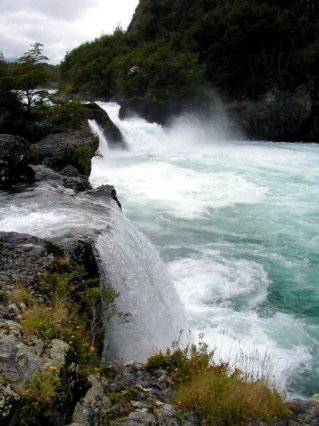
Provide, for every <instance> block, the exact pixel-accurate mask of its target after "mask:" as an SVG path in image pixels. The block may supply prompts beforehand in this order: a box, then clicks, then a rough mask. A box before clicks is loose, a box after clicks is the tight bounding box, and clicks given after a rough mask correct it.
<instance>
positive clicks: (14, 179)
mask: <svg viewBox="0 0 319 426" xmlns="http://www.w3.org/2000/svg"><path fill="white" fill-rule="evenodd" d="M31 159H32V148H31V145H30V144H29V142H28V141H26V140H25V139H23V138H21V137H19V136H12V135H0V188H9V187H10V186H12V185H14V184H17V183H21V182H23V183H25V182H26V183H31V182H33V178H34V171H33V170H32V169H31V167H30V166H29V163H30V161H31Z"/></svg>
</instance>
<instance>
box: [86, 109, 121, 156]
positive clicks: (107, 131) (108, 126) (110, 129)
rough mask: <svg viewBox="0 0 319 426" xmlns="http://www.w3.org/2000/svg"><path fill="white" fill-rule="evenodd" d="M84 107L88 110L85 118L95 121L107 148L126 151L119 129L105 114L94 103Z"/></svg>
mask: <svg viewBox="0 0 319 426" xmlns="http://www.w3.org/2000/svg"><path fill="white" fill-rule="evenodd" d="M85 107H86V108H87V109H88V113H87V117H88V118H89V119H91V120H95V121H96V122H97V124H98V125H99V126H100V127H101V129H102V131H103V134H104V136H105V138H106V140H107V142H108V145H109V147H110V148H111V149H127V145H126V143H125V140H124V137H123V135H122V133H121V131H120V129H119V128H118V127H117V126H116V125H115V124H114V123H113V121H112V120H111V119H110V117H109V116H108V114H107V112H106V111H104V109H102V108H101V107H100V106H99V105H98V104H96V103H95V102H90V103H88V104H85Z"/></svg>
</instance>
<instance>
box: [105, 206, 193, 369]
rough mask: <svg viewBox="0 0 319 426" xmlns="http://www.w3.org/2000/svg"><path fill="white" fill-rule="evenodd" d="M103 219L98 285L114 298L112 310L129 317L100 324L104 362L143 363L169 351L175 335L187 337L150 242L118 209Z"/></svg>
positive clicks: (181, 311) (181, 315)
mask: <svg viewBox="0 0 319 426" xmlns="http://www.w3.org/2000/svg"><path fill="white" fill-rule="evenodd" d="M109 215H110V218H109V219H110V226H109V229H108V231H107V232H103V233H102V234H101V235H100V236H99V238H98V241H97V249H98V251H99V255H100V265H101V269H102V283H103V285H104V287H105V288H109V287H111V288H113V289H114V290H115V291H117V292H118V293H119V297H118V298H117V299H116V306H117V309H118V310H119V311H121V312H122V313H129V314H130V315H129V317H128V322H125V321H123V319H122V318H121V317H116V316H115V317H113V318H112V319H111V322H110V324H107V325H106V326H107V332H106V339H105V354H104V357H105V359H106V360H111V359H121V360H122V361H128V360H138V361H143V360H145V359H146V358H147V357H148V356H150V354H151V353H152V351H154V350H158V349H164V350H165V349H166V348H168V347H170V346H171V344H172V342H173V341H175V340H176V339H177V336H178V334H179V332H180V331H181V330H183V335H186V334H187V333H186V331H187V322H186V319H185V314H184V309H183V306H182V304H181V302H180V300H179V298H178V296H177V294H176V292H175V290H174V287H173V286H172V284H171V282H170V280H169V278H168V275H167V273H166V270H165V268H164V265H163V263H162V261H161V260H160V258H159V255H158V254H157V252H156V251H155V249H154V247H153V246H152V245H151V243H150V242H149V241H148V240H147V239H146V237H144V236H143V235H142V234H141V233H140V232H139V231H138V230H137V229H136V228H135V226H134V225H133V224H132V223H131V222H130V221H129V220H128V219H127V218H126V217H125V216H124V215H123V214H122V213H121V212H120V211H119V209H117V208H111V209H110V210H109Z"/></svg>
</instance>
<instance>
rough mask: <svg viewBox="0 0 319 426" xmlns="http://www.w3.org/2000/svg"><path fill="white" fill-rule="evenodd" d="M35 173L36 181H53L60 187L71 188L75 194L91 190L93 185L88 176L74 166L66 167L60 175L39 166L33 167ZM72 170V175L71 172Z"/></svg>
mask: <svg viewBox="0 0 319 426" xmlns="http://www.w3.org/2000/svg"><path fill="white" fill-rule="evenodd" d="M31 167H32V169H33V171H34V172H35V181H36V182H41V181H51V182H54V183H56V184H58V185H61V186H64V187H65V188H70V189H72V190H73V191H75V192H80V191H86V190H89V189H91V185H90V183H89V181H88V179H87V177H86V176H84V175H82V174H81V173H79V172H78V170H77V169H76V168H75V167H73V166H70V165H69V166H66V167H65V168H64V169H62V170H61V172H60V173H57V172H55V171H54V170H52V169H50V168H49V167H46V166H43V165H38V166H31ZM70 170H72V174H71V172H70Z"/></svg>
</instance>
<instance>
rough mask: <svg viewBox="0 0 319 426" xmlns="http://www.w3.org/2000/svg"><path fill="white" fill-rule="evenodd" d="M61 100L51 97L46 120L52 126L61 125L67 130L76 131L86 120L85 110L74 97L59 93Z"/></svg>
mask: <svg viewBox="0 0 319 426" xmlns="http://www.w3.org/2000/svg"><path fill="white" fill-rule="evenodd" d="M61 95H62V99H59V97H57V96H55V95H53V96H51V97H50V99H51V100H52V102H53V105H52V106H51V107H50V108H48V110H47V118H48V120H49V121H50V122H52V124H53V125H62V126H63V127H64V128H67V129H78V128H79V127H80V126H81V124H82V123H83V121H84V120H85V118H86V112H87V110H86V108H85V105H83V104H82V103H81V101H80V99H79V98H78V97H76V96H73V95H69V94H66V99H64V96H65V94H64V92H62V93H61Z"/></svg>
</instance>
